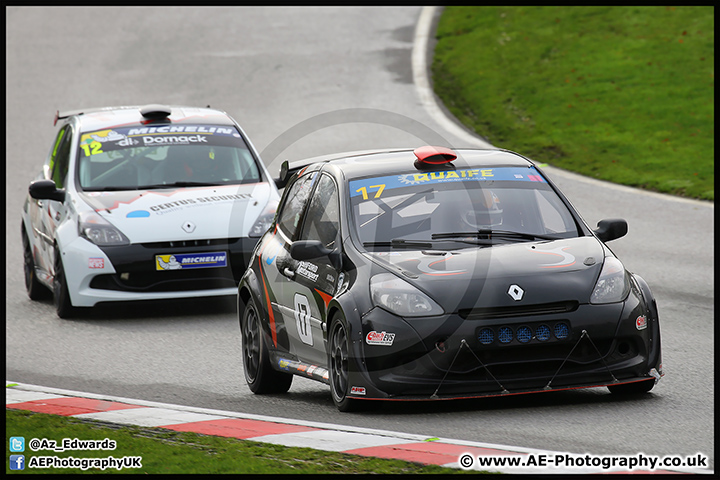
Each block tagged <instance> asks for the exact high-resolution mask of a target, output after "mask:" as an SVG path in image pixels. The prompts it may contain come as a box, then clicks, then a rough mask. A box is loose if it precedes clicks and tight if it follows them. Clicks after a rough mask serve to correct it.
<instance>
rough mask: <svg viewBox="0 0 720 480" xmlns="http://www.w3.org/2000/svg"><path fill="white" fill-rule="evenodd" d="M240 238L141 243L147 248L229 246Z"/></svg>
mask: <svg viewBox="0 0 720 480" xmlns="http://www.w3.org/2000/svg"><path fill="white" fill-rule="evenodd" d="M238 240H240V239H239V238H210V239H205V240H174V241H172V242H167V241H165V242H150V243H141V244H140V245H142V246H143V247H145V248H151V249H155V250H156V249H158V248H188V247H207V246H221V247H222V246H225V247H226V246H228V245H232V244H234V243H237V241H238Z"/></svg>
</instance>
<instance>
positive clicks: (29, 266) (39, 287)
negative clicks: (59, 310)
mask: <svg viewBox="0 0 720 480" xmlns="http://www.w3.org/2000/svg"><path fill="white" fill-rule="evenodd" d="M22 244H23V263H24V273H25V291H26V292H27V294H28V297H30V300H43V299H45V298H50V289H48V288H47V287H46V286H45V285H43V284H42V283H40V281H39V280H38V279H37V274H36V273H35V258H34V257H33V254H32V248H31V247H30V240H28V237H27V233H25V226H24V225H23V226H22Z"/></svg>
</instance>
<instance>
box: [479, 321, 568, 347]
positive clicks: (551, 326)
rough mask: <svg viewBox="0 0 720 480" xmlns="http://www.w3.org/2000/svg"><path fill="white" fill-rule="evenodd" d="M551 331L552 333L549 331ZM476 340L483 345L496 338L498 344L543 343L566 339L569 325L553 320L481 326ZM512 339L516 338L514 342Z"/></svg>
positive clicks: (492, 342)
mask: <svg viewBox="0 0 720 480" xmlns="http://www.w3.org/2000/svg"><path fill="white" fill-rule="evenodd" d="M551 332H552V333H551ZM476 337H477V339H478V342H480V344H482V345H484V346H489V345H493V344H494V343H495V339H496V338H497V340H498V342H499V344H500V345H501V346H502V345H509V344H511V343H512V344H514V345H517V344H518V343H520V344H527V343H530V342H533V343H537V342H539V343H544V342H548V341H550V340H566V339H567V338H568V337H570V325H569V324H568V323H567V322H566V321H564V320H561V321H553V322H545V323H540V324H538V323H528V324H524V325H520V326H518V327H513V326H510V325H502V326H499V327H490V326H488V327H481V328H478V329H477V331H476ZM513 340H516V342H514V341H513Z"/></svg>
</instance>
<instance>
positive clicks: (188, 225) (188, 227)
mask: <svg viewBox="0 0 720 480" xmlns="http://www.w3.org/2000/svg"><path fill="white" fill-rule="evenodd" d="M182 229H183V230H185V231H186V232H187V233H192V232H194V231H195V224H194V223H192V222H185V223H183V226H182Z"/></svg>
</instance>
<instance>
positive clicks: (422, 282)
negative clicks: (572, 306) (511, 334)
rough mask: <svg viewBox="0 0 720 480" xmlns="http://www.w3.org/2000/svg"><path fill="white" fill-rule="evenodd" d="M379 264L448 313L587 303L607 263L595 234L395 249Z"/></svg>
mask: <svg viewBox="0 0 720 480" xmlns="http://www.w3.org/2000/svg"><path fill="white" fill-rule="evenodd" d="M370 256H372V257H373V258H374V259H375V260H376V261H377V262H378V263H380V264H381V265H384V266H385V268H387V269H388V270H390V271H392V272H395V273H396V274H399V276H400V277H401V278H403V279H405V280H407V281H409V282H410V283H414V284H415V285H416V286H417V287H419V288H421V289H422V290H424V291H425V292H427V293H429V294H430V296H431V297H432V298H433V299H434V300H435V301H436V302H438V303H439V304H440V305H441V306H442V307H443V308H444V309H445V311H446V312H450V311H457V310H459V309H464V308H495V307H513V306H521V305H537V304H546V303H553V302H565V301H578V302H579V303H587V302H588V301H589V298H590V294H591V293H592V290H593V287H594V284H595V281H596V279H597V277H598V275H599V273H600V268H601V266H602V263H603V256H604V249H603V247H602V245H601V244H600V242H598V240H597V239H595V238H594V237H579V238H572V239H563V240H555V241H543V242H522V243H513V244H505V245H503V244H500V245H495V246H491V247H490V246H483V247H479V248H467V249H461V250H455V251H448V252H444V251H439V250H430V249H428V250H424V251H415V250H401V249H396V250H391V251H390V252H376V253H372V254H370Z"/></svg>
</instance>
